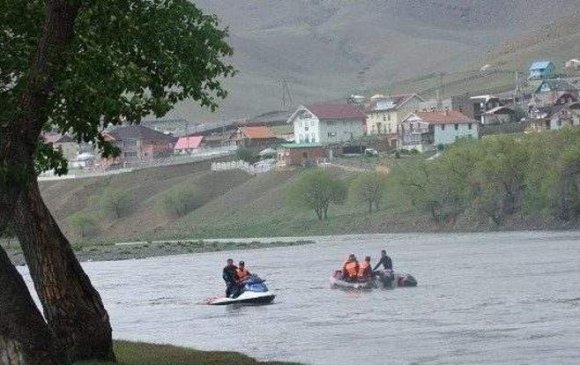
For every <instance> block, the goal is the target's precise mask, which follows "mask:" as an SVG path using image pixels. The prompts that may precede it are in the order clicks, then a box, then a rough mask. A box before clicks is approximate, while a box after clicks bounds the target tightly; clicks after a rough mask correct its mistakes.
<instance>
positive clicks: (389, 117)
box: [388, 114, 391, 122]
mask: <svg viewBox="0 0 580 365" xmlns="http://www.w3.org/2000/svg"><path fill="white" fill-rule="evenodd" d="M388 119H389V122H390V121H391V114H389V115H388Z"/></svg>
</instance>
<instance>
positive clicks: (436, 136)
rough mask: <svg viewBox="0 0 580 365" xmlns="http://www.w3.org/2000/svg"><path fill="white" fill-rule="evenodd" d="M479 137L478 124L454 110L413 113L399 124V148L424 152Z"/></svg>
mask: <svg viewBox="0 0 580 365" xmlns="http://www.w3.org/2000/svg"><path fill="white" fill-rule="evenodd" d="M478 137H479V124H478V122H477V121H476V120H474V119H471V118H469V117H467V116H465V115H464V114H462V113H461V112H458V111H455V110H446V111H432V112H415V113H412V114H411V115H409V116H408V117H407V118H405V119H404V120H403V121H402V122H401V128H400V130H399V147H400V148H402V149H407V150H411V149H416V150H419V151H426V150H430V149H434V148H436V147H437V146H439V145H447V144H451V143H453V142H455V141H457V140H458V139H460V138H474V139H477V138H478Z"/></svg>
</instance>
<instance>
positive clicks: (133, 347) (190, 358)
mask: <svg viewBox="0 0 580 365" xmlns="http://www.w3.org/2000/svg"><path fill="white" fill-rule="evenodd" d="M114 346H115V354H116V355H117V361H118V362H117V365H258V364H263V365H277V364H279V365H283V364H291V363H282V362H260V361H257V360H254V359H252V358H251V357H248V356H246V355H243V354H240V353H237V352H217V351H199V350H194V349H189V348H184V347H176V346H169V345H155V344H148V343H141V342H128V341H115V345H114ZM105 364H107V365H108V364H110V365H114V364H113V363H104V362H98V361H81V362H77V363H75V365H105Z"/></svg>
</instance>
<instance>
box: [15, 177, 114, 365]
mask: <svg viewBox="0 0 580 365" xmlns="http://www.w3.org/2000/svg"><path fill="white" fill-rule="evenodd" d="M14 229H15V231H16V234H17V236H18V239H19V240H20V242H21V245H22V250H23V252H24V256H25V258H26V262H27V263H28V266H29V268H30V274H31V276H32V279H33V281H34V286H35V288H36V292H37V293H38V296H39V298H40V301H41V303H42V306H43V308H44V315H45V317H46V319H47V321H48V324H49V326H50V328H51V329H52V331H53V332H54V334H55V336H56V338H57V341H58V342H59V344H60V345H61V346H63V347H64V348H65V349H66V351H67V353H68V355H69V357H70V359H71V360H72V361H78V360H84V359H99V360H104V361H115V355H114V353H113V341H112V336H111V332H112V330H111V325H110V323H109V316H108V314H107V311H106V310H105V307H104V306H103V302H102V301H101V297H100V296H99V293H98V292H97V291H96V290H95V288H94V287H93V285H92V284H91V281H90V279H89V277H88V276H87V275H86V274H85V272H84V271H83V269H82V267H81V265H80V264H79V262H78V260H77V258H76V257H75V255H74V252H73V250H72V248H71V246H70V244H69V242H68V240H67V239H66V237H65V236H64V234H63V233H62V231H61V230H60V228H59V226H58V224H57V223H56V221H55V220H54V218H53V216H52V214H51V213H50V211H49V210H48V208H47V207H46V205H45V204H44V202H43V200H42V197H41V195H40V191H39V189H38V183H37V182H33V183H31V184H30V185H29V187H28V189H27V190H26V191H24V192H22V194H21V196H20V200H19V201H18V204H17V205H16V210H15V214H14Z"/></svg>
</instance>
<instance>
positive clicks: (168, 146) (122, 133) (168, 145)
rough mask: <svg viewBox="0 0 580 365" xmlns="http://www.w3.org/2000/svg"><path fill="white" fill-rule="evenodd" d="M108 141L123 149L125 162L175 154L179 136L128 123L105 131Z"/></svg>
mask: <svg viewBox="0 0 580 365" xmlns="http://www.w3.org/2000/svg"><path fill="white" fill-rule="evenodd" d="M103 137H104V138H105V140H106V141H109V142H111V143H112V144H113V145H115V146H116V147H118V148H119V149H120V150H121V155H120V156H119V157H120V160H121V161H123V162H131V161H142V160H152V159H155V158H160V157H167V156H170V155H171V154H173V147H174V146H175V142H176V141H177V138H175V137H173V136H170V135H167V134H163V133H161V132H157V131H154V130H153V129H150V128H147V127H144V126H142V125H128V126H123V127H119V128H117V129H114V130H112V131H108V132H104V133H103Z"/></svg>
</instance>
